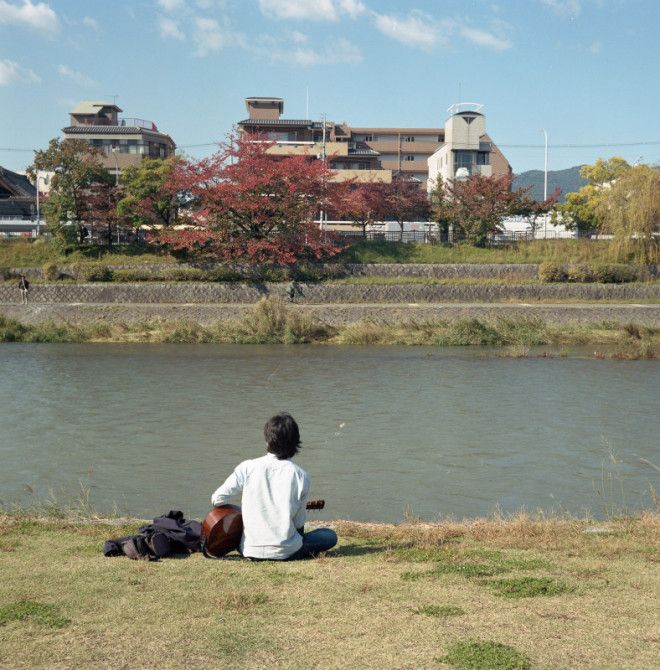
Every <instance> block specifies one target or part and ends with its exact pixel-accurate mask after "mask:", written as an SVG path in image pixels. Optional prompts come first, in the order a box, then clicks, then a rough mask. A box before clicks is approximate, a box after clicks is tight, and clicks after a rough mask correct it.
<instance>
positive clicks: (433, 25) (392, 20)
mask: <svg viewBox="0 0 660 670" xmlns="http://www.w3.org/2000/svg"><path fill="white" fill-rule="evenodd" d="M443 27H444V28H449V23H448V22H444V23H443V24H441V23H439V22H438V21H435V20H434V19H433V18H432V17H430V16H428V15H427V14H423V13H422V12H417V11H414V12H411V13H410V14H409V15H408V18H406V19H399V18H397V17H395V16H390V15H387V14H376V28H378V30H380V32H381V33H383V34H384V35H387V36H388V37H391V38H392V39H394V40H397V41H399V42H401V43H403V44H405V45H407V46H411V47H416V48H418V49H423V50H425V51H430V50H431V49H433V47H435V46H436V45H437V44H439V43H440V42H445V41H446V37H445V35H444V34H443Z"/></svg>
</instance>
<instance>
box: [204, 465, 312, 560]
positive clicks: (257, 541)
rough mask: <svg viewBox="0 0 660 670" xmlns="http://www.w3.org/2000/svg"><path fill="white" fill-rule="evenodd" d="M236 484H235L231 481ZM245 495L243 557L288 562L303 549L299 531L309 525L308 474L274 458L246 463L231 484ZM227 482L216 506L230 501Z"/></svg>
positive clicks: (214, 498) (215, 498)
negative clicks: (227, 493)
mask: <svg viewBox="0 0 660 670" xmlns="http://www.w3.org/2000/svg"><path fill="white" fill-rule="evenodd" d="M230 480H234V481H230ZM228 482H229V484H230V488H231V489H232V490H233V489H234V487H240V489H242V491H243V499H242V504H241V512H242V514H243V529H244V530H243V537H242V539H241V553H242V554H243V555H244V556H249V557H252V558H270V559H283V558H288V557H289V556H291V555H292V554H295V552H296V551H298V550H299V549H300V547H301V546H302V536H301V534H300V533H299V532H298V531H297V529H298V528H302V527H303V526H304V525H305V504H306V502H307V496H308V493H309V477H308V476H307V473H306V472H305V471H304V470H303V469H302V468H300V467H298V466H297V465H295V464H294V463H292V462H291V461H290V460H286V459H285V460H279V459H278V458H277V457H276V456H275V455H274V454H266V455H265V456H262V457H261V458H255V459H252V460H249V461H243V462H242V463H240V464H239V465H238V467H237V468H236V469H235V470H234V473H233V474H232V476H231V477H230V478H229V480H228ZM226 484H227V482H225V484H223V486H222V487H220V489H218V491H216V493H215V494H214V495H213V499H212V502H213V504H214V505H217V504H223V503H224V502H226V501H227V499H226V493H224V491H225V490H226V489H227V486H226Z"/></svg>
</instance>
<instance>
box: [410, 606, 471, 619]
mask: <svg viewBox="0 0 660 670" xmlns="http://www.w3.org/2000/svg"><path fill="white" fill-rule="evenodd" d="M415 614H424V615H425V616H434V617H437V618H439V619H445V618H447V617H451V616H463V615H464V614H465V610H464V609H463V608H462V607H456V606H455V605H423V606H422V607H418V608H417V609H416V610H415Z"/></svg>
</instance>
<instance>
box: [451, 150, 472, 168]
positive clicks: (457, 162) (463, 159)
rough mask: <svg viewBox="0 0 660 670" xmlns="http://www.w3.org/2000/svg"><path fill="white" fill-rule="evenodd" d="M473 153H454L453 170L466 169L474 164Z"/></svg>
mask: <svg viewBox="0 0 660 670" xmlns="http://www.w3.org/2000/svg"><path fill="white" fill-rule="evenodd" d="M474 154H475V152H474V151H461V150H458V151H454V167H455V168H457V169H458V168H462V167H464V168H468V170H469V169H470V168H471V167H472V165H473V163H474V158H475V156H474Z"/></svg>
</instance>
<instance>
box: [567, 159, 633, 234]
mask: <svg viewBox="0 0 660 670" xmlns="http://www.w3.org/2000/svg"><path fill="white" fill-rule="evenodd" d="M627 170H630V165H628V163H627V162H626V161H625V160H624V159H623V158H620V157H618V156H614V157H613V158H609V159H607V160H603V159H602V158H599V159H598V160H597V161H596V162H595V163H594V164H593V165H583V166H582V168H581V169H580V175H581V176H582V177H583V178H584V179H587V180H588V182H589V183H588V184H585V185H584V186H583V187H582V188H581V189H580V190H579V191H576V192H575V193H569V194H568V195H567V196H566V200H565V202H563V203H561V204H558V205H557V206H556V207H555V212H556V214H557V215H560V216H561V219H562V222H563V223H564V224H565V225H566V228H568V229H569V230H571V229H574V230H577V231H579V232H588V231H591V230H600V229H601V227H602V224H603V218H602V212H601V209H600V203H601V201H602V198H603V194H604V193H605V190H606V189H607V187H608V186H609V184H611V183H612V182H613V181H615V180H616V179H618V178H619V177H620V176H621V175H623V174H624V173H625V172H626V171H627Z"/></svg>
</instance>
